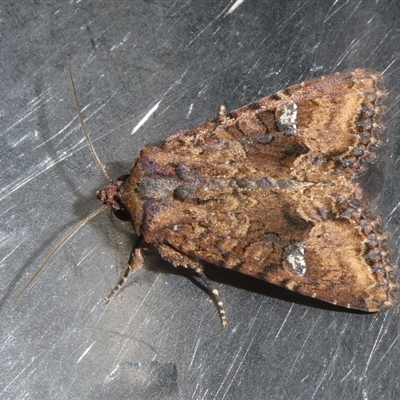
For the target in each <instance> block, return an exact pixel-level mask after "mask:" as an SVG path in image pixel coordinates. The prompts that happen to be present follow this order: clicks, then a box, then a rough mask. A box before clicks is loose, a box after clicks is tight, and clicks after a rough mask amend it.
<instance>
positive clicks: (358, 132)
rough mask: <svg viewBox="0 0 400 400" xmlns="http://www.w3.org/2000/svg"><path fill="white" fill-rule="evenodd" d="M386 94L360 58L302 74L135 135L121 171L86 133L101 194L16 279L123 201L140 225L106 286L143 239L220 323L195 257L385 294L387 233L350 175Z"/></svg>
mask: <svg viewBox="0 0 400 400" xmlns="http://www.w3.org/2000/svg"><path fill="white" fill-rule="evenodd" d="M69 72H70V78H71V84H72V89H73V92H74V99H75V105H76V107H77V112H78V117H79V119H80V122H81V126H82V129H83V131H84V134H85V136H86V137H87V133H86V130H85V126H84V123H83V119H82V116H81V112H80V109H79V105H78V102H77V96H76V90H75V87H74V83H73V80H72V75H71V71H70V70H69ZM384 95H385V92H384V89H383V87H382V83H381V74H379V73H377V72H375V71H371V70H365V69H356V70H353V71H349V72H340V73H335V74H332V75H328V76H322V77H319V78H316V79H313V80H310V81H307V82H302V83H300V84H298V85H295V86H292V87H290V88H288V89H285V90H282V91H279V92H278V93H276V94H274V95H272V96H269V97H265V98H263V99H261V100H259V101H257V102H255V103H253V104H250V105H247V106H245V107H242V108H239V109H237V110H235V111H232V112H229V113H227V114H223V115H220V116H218V117H217V118H216V119H214V120H212V121H209V122H206V123H204V124H202V125H200V126H197V127H195V128H193V129H189V130H185V131H180V132H178V133H175V134H172V135H171V136H169V137H168V138H167V139H166V141H165V143H164V144H163V145H162V146H161V147H155V146H148V147H144V148H143V149H142V150H141V152H140V155H139V157H138V158H137V160H136V162H135V164H134V166H133V169H132V171H131V173H130V175H125V176H122V177H121V178H119V179H117V180H116V181H115V182H114V181H113V180H112V179H111V178H110V177H109V175H108V173H107V171H106V170H105V168H104V167H103V166H102V165H101V163H100V161H99V159H98V157H97V155H96V153H95V151H94V149H93V147H92V145H91V144H90V142H89V146H90V148H91V151H92V153H93V155H94V156H95V158H96V161H97V162H98V164H99V165H100V166H101V169H102V171H103V173H104V174H105V176H106V177H107V179H108V180H109V184H108V185H107V186H106V187H105V188H104V189H103V190H102V191H101V192H99V194H98V197H99V198H100V200H101V201H102V202H103V204H104V205H103V207H101V208H100V209H98V210H96V211H95V212H93V213H92V214H90V215H89V216H88V217H87V218H86V219H85V220H83V221H82V222H81V223H80V224H78V226H77V227H76V228H75V229H74V230H73V231H72V232H71V233H70V234H69V235H68V236H67V237H66V238H65V239H64V240H63V241H62V242H61V243H60V244H59V245H58V246H57V247H56V248H55V249H54V250H53V252H52V253H51V254H49V256H48V257H47V259H46V260H45V261H44V263H43V264H42V265H41V266H40V267H39V269H38V270H37V271H36V273H35V274H34V275H33V276H32V278H31V280H30V281H29V282H28V283H27V285H26V286H25V287H24V289H23V290H22V291H24V290H25V289H26V287H27V286H28V285H29V284H30V283H31V281H32V280H33V278H34V277H35V276H36V275H37V274H38V273H39V272H40V270H41V269H42V268H43V267H44V265H45V264H47V262H48V261H49V259H50V258H51V257H52V256H53V255H54V254H55V252H57V251H58V250H59V248H60V247H61V246H62V245H63V244H64V243H65V242H66V241H67V240H68V239H69V238H70V237H72V236H73V234H75V233H76V231H77V230H78V229H80V228H81V227H82V226H83V225H84V224H85V223H86V222H87V221H89V220H90V219H91V218H93V217H94V216H96V215H97V214H99V213H100V212H101V211H103V210H104V209H105V208H110V207H111V208H113V209H114V210H124V211H125V212H127V213H128V215H129V217H130V219H131V221H132V225H133V229H134V231H135V232H136V234H137V235H138V236H139V239H138V241H137V243H136V244H135V246H134V249H133V251H132V254H131V257H130V260H129V263H128V266H127V268H126V269H125V270H124V271H123V274H122V278H121V280H120V282H119V283H118V284H117V286H116V287H115V289H114V290H113V292H112V293H116V292H117V291H118V290H119V289H120V288H121V286H122V284H123V282H124V281H125V280H126V279H127V277H128V273H129V272H133V271H136V270H137V269H138V268H141V267H142V266H143V264H144V259H143V255H142V252H141V248H142V247H143V245H151V246H152V247H153V248H155V249H157V251H158V252H159V253H160V255H161V256H162V258H164V259H165V260H167V261H169V262H170V263H172V264H173V265H174V266H177V267H178V266H181V267H185V268H188V269H191V270H193V271H194V272H195V273H196V274H197V275H198V276H199V277H200V278H202V280H203V281H204V283H205V284H206V286H207V288H208V289H209V291H210V294H211V296H212V297H213V299H214V301H215V303H216V305H217V307H218V309H219V313H220V317H221V321H222V324H223V325H226V321H227V320H226V316H225V311H224V308H223V304H222V302H221V301H220V299H219V295H218V291H217V290H216V289H215V288H213V286H212V284H211V283H210V282H209V281H208V279H207V277H206V276H205V274H204V263H208V264H214V265H216V266H219V267H222V268H226V269H230V270H235V271H238V272H240V273H243V274H246V275H250V276H252V277H255V278H257V279H260V280H263V281H267V282H270V283H273V284H276V285H279V286H282V287H285V288H287V289H289V290H292V291H295V292H298V293H301V294H303V295H305V296H310V297H313V298H317V299H320V300H323V301H326V302H329V303H333V304H336V305H340V306H344V307H348V308H352V309H359V310H364V311H368V312H377V311H380V310H382V309H384V308H386V307H389V306H391V305H392V304H393V300H392V293H393V292H394V290H395V289H396V287H397V286H396V284H395V280H394V270H395V268H394V266H393V265H392V263H391V262H390V260H389V257H388V251H387V249H386V236H387V234H386V233H385V230H384V229H383V227H382V224H381V222H380V220H379V219H378V218H377V217H376V216H374V215H373V214H372V212H371V210H370V207H369V205H368V203H367V202H366V200H364V199H363V193H362V190H361V187H360V186H359V184H358V183H357V182H356V181H355V177H356V176H357V175H359V174H360V172H362V171H363V170H364V168H365V162H366V161H367V160H369V159H371V158H372V157H373V150H374V148H375V147H377V146H378V145H379V140H378V133H379V120H380V118H381V115H382V109H381V107H380V102H381V99H382V98H383V97H384ZM87 139H88V137H87ZM21 293H22V292H21ZM21 293H20V295H21ZM20 295H19V296H20ZM19 296H18V297H19Z"/></svg>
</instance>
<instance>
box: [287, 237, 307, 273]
mask: <svg viewBox="0 0 400 400" xmlns="http://www.w3.org/2000/svg"><path fill="white" fill-rule="evenodd" d="M286 261H287V262H288V264H289V266H290V267H291V268H292V269H293V271H295V272H296V273H298V274H299V275H302V276H304V275H305V274H306V272H307V264H306V258H305V248H304V244H303V243H300V242H296V243H292V244H291V245H290V246H288V247H287V248H286Z"/></svg>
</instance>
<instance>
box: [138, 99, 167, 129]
mask: <svg viewBox="0 0 400 400" xmlns="http://www.w3.org/2000/svg"><path fill="white" fill-rule="evenodd" d="M160 103H161V100H160V101H159V102H158V103H156V105H155V106H154V107H152V108H151V110H150V111H149V112H148V113H147V114H146V115H145V116H144V117H143V118H142V119H141V120H140V121H139V123H138V124H137V125H136V126H135V127H134V128H133V130H132V133H131V135H133V134H134V133H136V132H137V131H138V130H139V129H140V128H141V127H142V126H143V125H144V124H145V123H146V121H147V120H148V119H149V118H150V117H151V116H152V115H153V114H154V113H155V112H156V110H157V108H158V106H159V105H160Z"/></svg>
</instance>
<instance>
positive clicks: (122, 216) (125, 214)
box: [113, 209, 132, 221]
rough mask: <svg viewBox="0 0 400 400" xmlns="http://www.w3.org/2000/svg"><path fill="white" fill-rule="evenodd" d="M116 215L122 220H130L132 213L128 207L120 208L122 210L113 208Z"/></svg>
mask: <svg viewBox="0 0 400 400" xmlns="http://www.w3.org/2000/svg"><path fill="white" fill-rule="evenodd" d="M113 211H114V215H115V216H116V217H117V218H118V219H119V220H121V221H130V220H131V219H132V218H131V215H130V214H129V212H128V211H127V210H126V209H120V210H113Z"/></svg>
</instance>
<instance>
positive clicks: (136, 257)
mask: <svg viewBox="0 0 400 400" xmlns="http://www.w3.org/2000/svg"><path fill="white" fill-rule="evenodd" d="M142 241H143V238H142V237H141V236H139V237H138V239H137V241H136V243H135V245H134V246H133V249H132V252H131V255H130V256H129V260H128V265H127V266H126V268H125V270H124V271H123V273H122V275H121V279H120V280H119V281H118V283H117V284H116V286H115V287H114V289H113V290H112V291H111V292H110V294H109V295H108V296H106V297H105V300H106V302H107V303H108V302H109V301H110V298H111V297H112V296H115V295H116V294H117V293H118V292H119V291H120V290H121V288H122V286H123V285H124V283H125V282H126V281H127V280H128V275H129V273H130V272H135V271H137V270H138V269H140V268H142V267H143V264H144V259H143V254H142V251H141V244H142Z"/></svg>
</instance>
